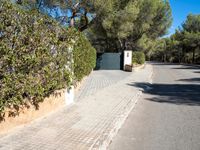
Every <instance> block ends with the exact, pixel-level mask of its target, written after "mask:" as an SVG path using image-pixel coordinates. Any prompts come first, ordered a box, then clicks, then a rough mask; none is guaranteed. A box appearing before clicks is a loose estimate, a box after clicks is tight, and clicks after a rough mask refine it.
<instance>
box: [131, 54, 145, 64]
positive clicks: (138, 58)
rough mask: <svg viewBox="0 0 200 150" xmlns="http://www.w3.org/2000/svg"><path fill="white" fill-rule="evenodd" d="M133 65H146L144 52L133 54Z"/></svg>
mask: <svg viewBox="0 0 200 150" xmlns="http://www.w3.org/2000/svg"><path fill="white" fill-rule="evenodd" d="M132 62H133V65H137V64H140V65H141V64H144V63H145V55H144V53H143V52H133V56H132Z"/></svg>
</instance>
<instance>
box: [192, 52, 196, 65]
mask: <svg viewBox="0 0 200 150" xmlns="http://www.w3.org/2000/svg"><path fill="white" fill-rule="evenodd" d="M195 51H196V49H193V55H192V63H193V64H194V63H195Z"/></svg>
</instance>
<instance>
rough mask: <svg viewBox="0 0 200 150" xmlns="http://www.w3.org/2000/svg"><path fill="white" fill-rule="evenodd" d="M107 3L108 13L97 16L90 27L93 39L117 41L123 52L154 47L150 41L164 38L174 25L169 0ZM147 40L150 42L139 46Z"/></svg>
mask: <svg viewBox="0 0 200 150" xmlns="http://www.w3.org/2000/svg"><path fill="white" fill-rule="evenodd" d="M109 2H110V3H109ZM106 3H107V5H106V6H104V5H103V4H102V5H103V6H104V7H103V8H104V10H105V11H106V10H107V13H106V14H104V15H101V14H99V15H97V17H98V18H97V19H95V20H94V24H93V25H92V26H91V29H92V30H93V32H94V33H95V34H94V35H93V36H91V38H93V37H95V38H97V39H98V38H99V39H102V38H104V39H106V40H107V39H113V40H115V41H118V45H119V46H120V50H123V49H125V48H126V49H134V50H140V49H145V48H147V47H152V46H151V45H152V42H151V41H154V40H155V39H157V38H159V37H161V36H163V35H165V34H166V33H167V30H168V28H169V27H170V25H171V23H172V13H171V8H170V5H169V1H168V0H166V1H163V0H126V1H121V0H107V2H106ZM100 8H101V7H100ZM144 37H145V40H146V39H147V40H148V41H150V42H147V43H144V45H141V44H140V45H138V41H139V40H141V39H142V38H144ZM142 40H143V39H142ZM116 43H117V42H116ZM148 44H150V45H148ZM118 45H117V46H116V47H119V46H118ZM141 46H144V47H141Z"/></svg>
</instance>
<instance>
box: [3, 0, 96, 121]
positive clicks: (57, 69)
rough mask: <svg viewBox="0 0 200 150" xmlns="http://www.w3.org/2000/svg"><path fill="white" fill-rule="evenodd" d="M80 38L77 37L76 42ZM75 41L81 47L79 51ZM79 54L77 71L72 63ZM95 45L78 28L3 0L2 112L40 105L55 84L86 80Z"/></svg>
mask: <svg viewBox="0 0 200 150" xmlns="http://www.w3.org/2000/svg"><path fill="white" fill-rule="evenodd" d="M74 41H76V43H75V44H74ZM69 47H72V48H75V50H74V54H73V53H70V52H69ZM73 55H74V76H73V74H72V73H71V70H72V69H73V64H71V63H72V62H71V60H72V57H73ZM95 56H96V55H95V50H94V49H93V48H92V47H91V45H90V44H89V41H87V39H86V38H85V37H84V36H83V35H81V33H78V32H77V31H75V30H74V29H68V30H66V29H64V28H62V27H60V26H59V25H58V24H57V23H56V21H54V20H52V19H50V18H49V17H48V16H44V15H41V14H39V13H38V12H34V11H25V10H21V9H20V8H18V7H17V6H16V5H14V4H11V3H10V2H9V1H8V0H1V1H0V116H1V118H3V117H4V115H5V111H6V110H7V108H8V110H9V111H10V115H17V114H18V110H19V108H20V107H29V106H30V105H34V106H36V108H37V107H38V103H39V102H41V101H42V100H43V99H44V98H45V97H46V96H48V95H50V94H52V93H53V92H54V91H55V90H59V89H62V88H66V87H68V86H69V85H70V84H72V82H71V78H75V79H77V80H81V78H83V76H85V75H87V74H88V73H89V72H90V71H91V70H92V68H93V66H94V61H95Z"/></svg>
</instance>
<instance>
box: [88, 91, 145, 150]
mask: <svg viewBox="0 0 200 150" xmlns="http://www.w3.org/2000/svg"><path fill="white" fill-rule="evenodd" d="M141 95H142V92H141V91H139V92H138V93H137V94H136V95H135V96H134V99H133V100H131V102H130V103H133V104H132V105H131V107H130V108H126V109H125V113H124V114H123V115H122V116H120V118H119V119H118V120H117V121H116V122H115V124H114V128H113V129H112V130H111V131H110V133H109V135H107V137H106V139H105V140H104V141H103V142H102V144H101V145H100V146H99V147H98V148H93V147H91V148H90V149H89V150H107V148H108V146H109V145H110V143H111V142H112V140H113V138H114V137H115V136H116V135H117V133H118V131H119V130H120V129H121V127H122V125H123V124H124V123H125V121H126V119H127V118H128V116H129V114H130V113H131V111H132V110H133V109H134V107H135V106H136V104H137V102H138V100H139V98H140V97H141ZM134 100H135V101H134ZM95 144H96V143H94V145H95Z"/></svg>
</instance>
